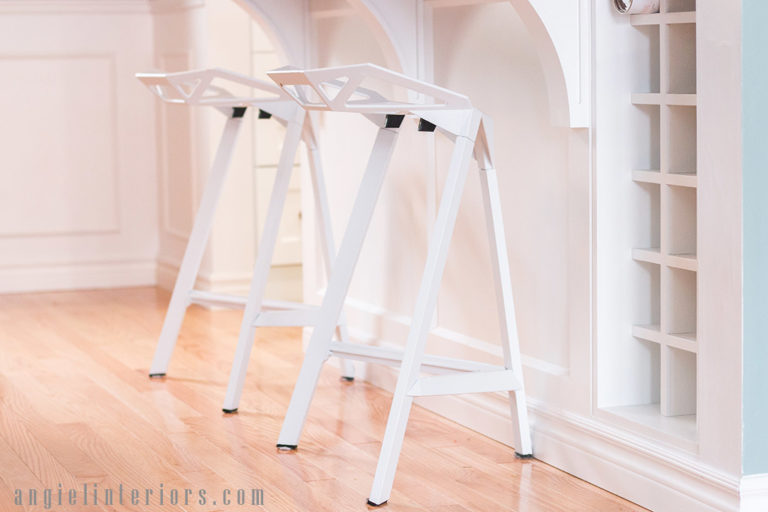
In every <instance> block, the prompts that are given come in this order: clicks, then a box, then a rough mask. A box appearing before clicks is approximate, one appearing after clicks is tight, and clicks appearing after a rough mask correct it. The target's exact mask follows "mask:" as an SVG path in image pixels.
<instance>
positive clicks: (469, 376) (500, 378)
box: [408, 370, 520, 396]
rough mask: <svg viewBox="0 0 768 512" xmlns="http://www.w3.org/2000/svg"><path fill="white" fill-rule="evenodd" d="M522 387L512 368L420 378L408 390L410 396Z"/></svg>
mask: <svg viewBox="0 0 768 512" xmlns="http://www.w3.org/2000/svg"><path fill="white" fill-rule="evenodd" d="M518 389H520V381H519V380H518V379H517V377H516V376H515V374H514V372H513V371H512V370H501V371H495V372H471V373H454V374H453V375H437V376H435V377H423V378H421V379H418V380H417V381H416V382H415V383H414V384H413V386H411V389H410V390H409V391H408V395H410V396H434V395H460V394H463V393H493V392H496V391H515V390H518Z"/></svg>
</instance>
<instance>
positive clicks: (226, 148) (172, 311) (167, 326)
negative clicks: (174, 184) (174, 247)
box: [149, 117, 243, 377]
mask: <svg viewBox="0 0 768 512" xmlns="http://www.w3.org/2000/svg"><path fill="white" fill-rule="evenodd" d="M242 120H243V119H242V117H230V118H229V119H227V122H226V124H225V125H224V131H223V133H222V135H221V140H220V141H219V147H218V149H217V150H216V156H215V158H214V160H213V165H212V167H211V171H210V174H209V175H208V180H207V182H206V184H205V189H204V191H203V196H202V198H201V200H200V206H199V207H198V209H197V215H196V216H195V223H194V225H193V227H192V233H191V234H190V235H189V240H188V242H187V249H186V251H185V252H184V259H183V260H182V262H181V267H180V268H179V274H178V276H177V277H176V285H175V286H174V287H173V294H172V295H171V302H170V304H169V305H168V312H167V313H166V315H165V321H164V322H163V329H162V331H161V332H160V339H159V340H158V342H157V348H156V349H155V356H154V359H153V360H152V366H151V368H150V370H149V376H150V377H159V376H163V375H165V373H166V371H167V369H168V363H169V362H170V360H171V354H172V353H173V349H174V347H175V346H176V339H177V338H178V336H179V330H180V329H181V323H182V321H183V320H184V313H185V312H186V310H187V306H188V305H189V293H190V292H191V291H192V289H193V287H194V285H195V279H197V273H198V271H199V270H200V263H201V262H202V260H203V254H204V252H205V244H206V242H207V241H208V235H209V234H210V232H211V225H212V224H213V214H214V212H215V211H216V205H217V204H218V202H219V196H220V194H221V188H222V185H223V184H224V178H225V177H226V175H227V170H228V168H229V164H230V161H231V160H232V153H233V149H234V147H235V142H236V141H237V135H238V133H239V131H240V125H241V124H242Z"/></svg>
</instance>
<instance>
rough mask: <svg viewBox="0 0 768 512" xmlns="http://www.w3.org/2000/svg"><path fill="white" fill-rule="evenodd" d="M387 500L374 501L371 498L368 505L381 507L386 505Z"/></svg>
mask: <svg viewBox="0 0 768 512" xmlns="http://www.w3.org/2000/svg"><path fill="white" fill-rule="evenodd" d="M387 501H389V500H387ZM387 501H382V502H381V503H374V502H372V501H371V500H368V506H369V507H380V506H382V505H386V504H387Z"/></svg>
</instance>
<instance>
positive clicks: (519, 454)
mask: <svg viewBox="0 0 768 512" xmlns="http://www.w3.org/2000/svg"><path fill="white" fill-rule="evenodd" d="M515 457H516V458H518V459H532V458H533V454H532V453H527V454H525V455H523V454H522V453H517V452H515Z"/></svg>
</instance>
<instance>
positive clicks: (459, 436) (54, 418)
mask: <svg viewBox="0 0 768 512" xmlns="http://www.w3.org/2000/svg"><path fill="white" fill-rule="evenodd" d="M167 302H168V294H167V293H166V292H164V291H161V290H157V289H155V288H133V289H124V290H99V291H76V292H58V293H39V294H20V295H5V296H0V326H1V328H0V511H3V512H4V511H5V510H31V511H35V512H37V510H43V507H42V505H40V504H38V505H37V506H29V505H26V504H25V505H23V506H22V507H15V506H14V505H12V503H11V500H12V499H13V492H14V491H15V489H17V488H18V489H25V490H26V489H29V488H33V489H39V490H40V492H42V490H43V489H45V488H51V487H55V486H56V485H58V483H59V482H61V483H62V486H64V487H70V486H72V487H74V486H82V485H83V484H84V483H85V484H96V485H98V489H102V490H103V489H104V488H108V487H109V488H115V489H117V488H118V487H119V486H120V485H122V486H123V487H124V489H133V488H135V489H138V490H141V492H142V493H143V492H145V490H146V489H151V490H152V491H153V494H152V495H150V497H151V498H152V500H151V502H150V503H149V504H144V503H139V504H138V505H132V504H130V502H129V500H128V502H125V503H124V505H123V506H117V505H112V506H109V505H106V504H103V503H102V504H100V506H98V507H93V508H91V510H103V511H105V512H111V511H112V510H120V511H123V510H129V511H144V510H147V511H153V512H154V511H160V510H163V511H164V510H181V511H189V512H193V511H202V510H205V511H211V512H213V511H217V510H238V509H240V508H238V507H237V506H232V505H229V506H227V505H225V504H224V503H223V501H222V500H223V498H224V496H223V491H224V490H225V489H232V490H233V491H234V493H236V491H237V489H243V492H244V493H245V491H250V490H252V489H259V488H261V489H263V491H264V506H263V507H256V508H242V510H246V509H247V510H251V509H253V510H266V511H270V512H309V511H311V512H325V511H332V512H341V511H366V510H373V509H371V508H370V507H368V506H366V503H365V502H366V499H367V493H368V491H369V489H370V485H371V482H372V480H373V472H374V470H375V467H376V461H377V458H378V454H379V450H380V448H381V438H382V436H383V433H384V426H385V424H386V419H387V415H388V412H389V405H390V402H391V395H390V394H388V393H386V392H384V391H382V390H381V389H378V388H376V387H374V386H372V385H370V384H367V383H365V382H359V381H356V382H353V383H347V382H342V381H340V380H339V373H338V371H337V370H336V369H335V368H333V367H330V366H327V367H326V368H325V369H324V370H323V373H322V375H321V377H320V381H319V383H318V388H317V391H316V394H315V398H314V402H313V405H312V408H311V409H310V413H309V417H308V421H307V424H306V427H305V430H304V432H303V435H302V439H301V442H300V445H299V449H298V451H296V452H288V453H285V452H280V451H278V450H277V449H276V448H275V441H276V439H277V435H278V432H279V430H280V427H281V424H282V419H283V415H284V414H285V411H286V408H287V406H288V402H289V399H290V396H291V393H292V391H293V385H294V382H295V379H296V376H297V375H298V371H299V368H300V365H301V360H302V351H301V335H302V330H301V329H298V328H260V329H257V330H256V336H255V341H254V349H253V352H252V358H251V361H250V366H249V372H248V378H247V380H246V385H245V388H244V392H243V398H242V401H241V404H240V410H239V413H238V414H234V415H225V414H223V413H222V412H221V404H222V401H223V398H224V393H225V390H226V385H227V377H228V374H229V369H230V366H231V363H232V359H231V358H232V356H233V354H234V350H235V344H236V342H237V332H238V329H239V325H240V317H241V312H239V311H211V310H206V309H203V308H200V307H198V306H192V307H190V308H189V310H188V314H187V316H186V318H185V322H184V325H183V328H182V332H181V335H180V337H179V341H178V344H177V347H176V350H175V352H174V355H173V359H172V362H171V366H170V368H169V372H168V376H167V377H165V378H163V379H149V378H148V377H147V371H148V366H149V363H150V361H151V358H152V354H153V352H154V349H155V344H156V340H157V335H158V334H159V332H160V328H161V326H162V322H163V318H164V315H165V308H166V306H167ZM187 488H189V489H190V490H194V492H195V493H196V492H197V491H198V490H205V491H206V493H207V494H206V504H205V505H201V504H200V503H197V502H196V501H195V500H194V499H193V500H192V502H191V503H190V504H188V505H184V504H183V503H180V504H177V505H171V504H170V503H169V501H167V500H168V499H169V498H168V497H167V494H166V493H167V492H170V490H171V489H177V490H181V491H182V492H183V490H184V489H187ZM161 490H162V492H163V493H164V494H163V495H164V496H165V497H166V498H165V499H166V502H165V503H164V504H163V505H162V506H161V505H160V504H159V503H158V502H157V499H158V497H159V493H160V491H161ZM243 495H244V494H243ZM234 496H235V494H233V495H232V497H233V498H234ZM195 497H197V495H196V494H195V495H194V496H193V498H195ZM143 498H144V496H142V499H143ZM214 500H215V501H216V504H214V503H213V501H214ZM11 507H14V508H11ZM381 510H383V511H388V512H396V511H397V512H399V511H403V512H414V511H431V510H434V511H440V512H466V511H486V510H487V511H493V512H497V511H507V510H509V511H525V512H530V511H536V512H538V511H553V512H554V511H558V512H576V511H579V512H580V511H584V510H590V511H592V510H598V511H599V510H610V511H626V512H633V511H641V510H643V509H641V508H640V507H637V506H636V505H633V504H631V503H629V502H626V501H625V500H622V499H621V498H618V497H616V496H614V495H612V494H610V493H607V492H605V491H603V490H601V489H598V488H596V487H594V486H592V485H590V484H588V483H586V482H583V481H581V480H579V479H576V478H574V477H572V476H570V475H567V474H565V473H563V472H561V471H558V470H557V469H555V468H552V467H550V466H548V465H546V464H543V463H541V462H539V461H536V460H528V461H521V460H518V459H516V458H515V456H514V451H513V450H512V449H511V448H509V447H507V446H504V445H502V444H500V443H497V442H495V441H493V440H491V439H488V438H486V437H483V436H481V435H480V434H477V433H475V432H472V431H470V430H468V429H466V428H464V427H461V426H459V425H456V424H454V423H452V422H450V421H448V420H446V419H444V418H441V417H439V416H437V415H435V414H432V413H430V412H428V411H426V410H424V409H422V408H420V407H414V409H413V412H412V415H411V421H410V422H409V425H408V430H407V432H406V437H405V441H404V445H403V452H402V456H401V459H400V463H399V466H398V472H397V475H396V478H395V487H394V489H393V492H392V496H391V498H390V501H389V503H388V504H387V505H386V506H385V507H383V508H382V509H381Z"/></svg>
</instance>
